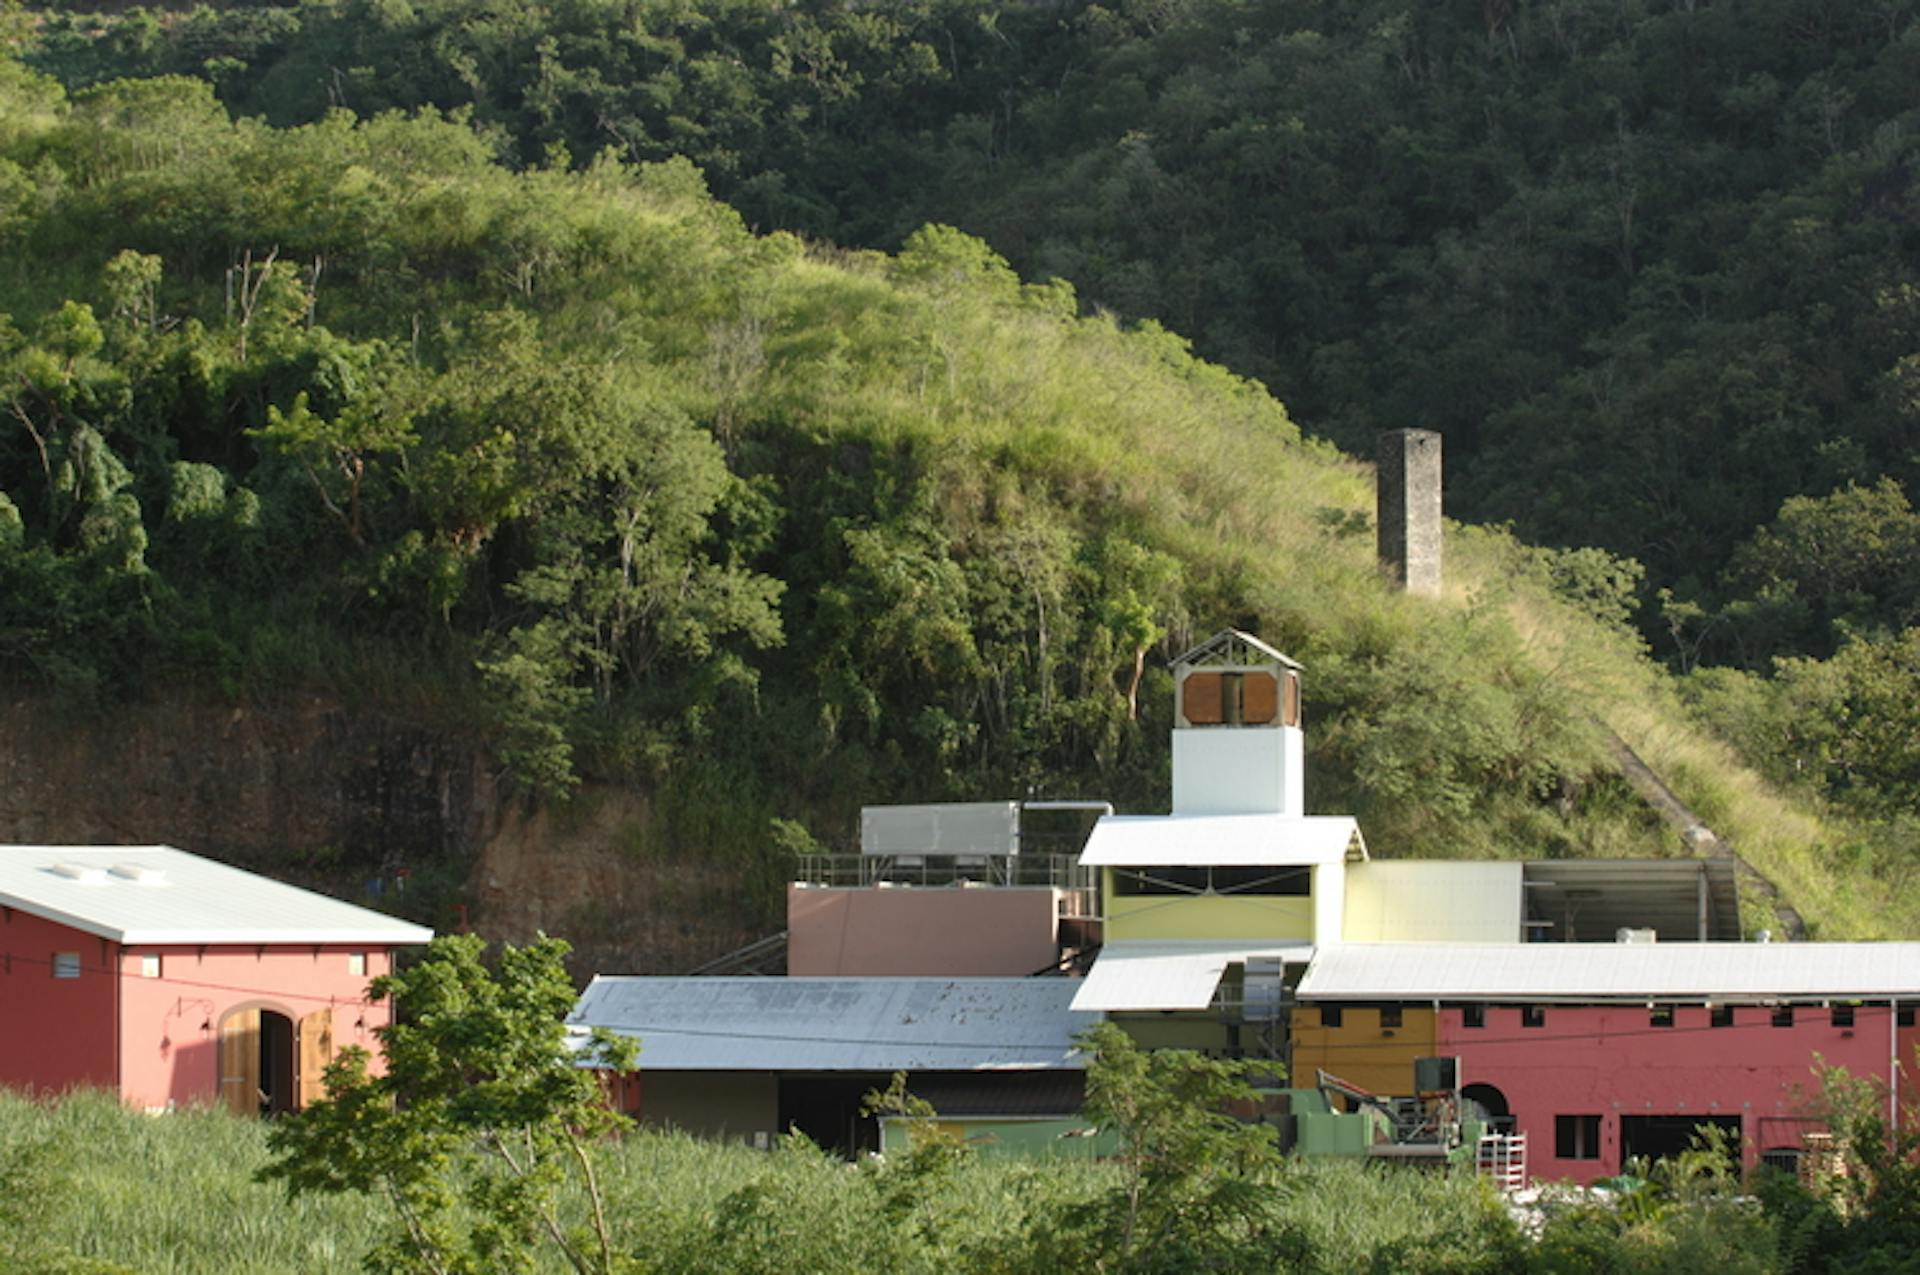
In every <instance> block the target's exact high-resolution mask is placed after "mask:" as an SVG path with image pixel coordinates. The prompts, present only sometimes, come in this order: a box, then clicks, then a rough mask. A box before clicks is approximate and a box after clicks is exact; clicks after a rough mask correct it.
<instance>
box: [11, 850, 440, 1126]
mask: <svg viewBox="0 0 1920 1275" xmlns="http://www.w3.org/2000/svg"><path fill="white" fill-rule="evenodd" d="M432 937H433V933H432V931H431V930H427V929H424V928H422V927H421V926H417V925H412V924H409V923H407V922H404V921H398V920H395V919H394V918H392V917H389V916H383V915H381V914H380V913H377V912H371V911H368V910H367V909H365V908H359V907H354V906H353V905H351V904H347V903H342V902H340V901H338V900H336V899H330V898H326V897H325V896H322V895H318V894H313V893H311V892H309V891H306V890H301V889H297V888H295V887H293V886H289V885H283V884H281V883H279V882H277V881H270V880H268V879H266V878H265V877H260V876H256V875H254V874H253V873H250V872H243V871H241V870H240V869H238V868H232V867H228V866H227V865H225V864H221V863H215V862H214V861H212V860H210V859H202V858H200V857H198V856H196V855H191V854H187V853H185V852H183V851H180V850H175V849H172V848H170V847H167V846H114V847H78V846H4V847H0V1016H4V1021H5V1022H6V1023H7V1024H8V1028H7V1030H5V1031H4V1032H0V1085H7V1086H10V1087H13V1088H17V1089H24V1090H28V1091H30V1092H39V1093H53V1092H61V1091H64V1090H68V1089H75V1088H81V1087H93V1088H104V1089H112V1090H114V1091H115V1092H117V1093H118V1094H119V1095H120V1097H121V1099H122V1100H123V1101H125V1102H127V1103H128V1104H130V1105H132V1106H136V1107H142V1108H146V1109H148V1110H160V1109H165V1108H168V1107H172V1106H177V1105H186V1104H193V1103H199V1104H204V1105H211V1104H214V1103H220V1104H222V1105H224V1106H226V1107H228V1108H230V1109H231V1110H233V1111H235V1112H237V1113H241V1114H255V1113H259V1112H271V1111H285V1110H290V1109H295V1108H298V1107H299V1106H301V1105H302V1104H303V1103H305V1102H306V1101H308V1100H310V1099H311V1098H313V1097H315V1096H317V1095H318V1094H319V1092H320V1088H319V1086H320V1073H321V1070H322V1069H323V1068H324V1067H325V1066H326V1064H327V1063H328V1062H329V1061H330V1060H331V1059H332V1058H333V1056H334V1054H335V1053H336V1052H338V1051H339V1050H340V1049H342V1048H345V1047H346V1046H348V1045H360V1046H362V1047H365V1048H367V1049H369V1050H372V1049H373V1048H374V1047H375V1044H376V1040H375V1037H374V1035H373V1031H374V1029H375V1028H377V1027H380V1026H382V1025H384V1024H385V1023H386V1022H387V1021H388V1018H389V1006H388V1005H387V1004H386V1003H384V1002H379V1001H373V1000H370V999H369V998H368V995H367V984H368V982H369V981H370V980H371V979H373V978H375V977H377V976H379V975H381V974H384V973H386V972H387V971H388V970H389V969H391V968H392V959H393V949H394V948H396V947H400V946H405V945H408V944H414V943H424V942H426V941H427V940H428V939H430V938H432Z"/></svg>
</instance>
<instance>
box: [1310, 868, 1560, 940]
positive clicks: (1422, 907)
mask: <svg viewBox="0 0 1920 1275" xmlns="http://www.w3.org/2000/svg"><path fill="white" fill-rule="evenodd" d="M1520 871H1521V867H1520V864H1518V863H1467V862H1457V863H1456V862H1442V863H1435V862H1431V861H1425V862H1423V861H1418V860H1411V859H1398V860H1395V859H1376V860H1373V861H1372V862H1368V863H1356V864H1353V865H1351V866H1349V867H1348V868H1347V873H1346V888H1347V898H1346V906H1345V909H1344V911H1345V917H1346V933H1345V934H1344V936H1343V937H1344V938H1345V939H1346V941H1347V942H1349V943H1517V942H1519V941H1520V940H1521V939H1522V937H1523V935H1522V932H1521V931H1522V925H1521V922H1522V919H1523V914H1522V908H1523V906H1524V904H1523V901H1522V897H1521V887H1520Z"/></svg>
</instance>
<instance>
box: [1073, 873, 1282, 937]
mask: <svg viewBox="0 0 1920 1275" xmlns="http://www.w3.org/2000/svg"><path fill="white" fill-rule="evenodd" d="M1106 877H1107V880H1106V886H1105V895H1106V911H1107V921H1106V941H1107V942H1109V943H1114V942H1119V941H1121V940H1124V939H1254V940H1257V941H1259V940H1274V941H1281V940H1285V941H1290V942H1293V941H1304V942H1311V941H1312V939H1313V900H1312V899H1311V898H1292V897H1285V896H1276V895H1259V894H1154V895H1144V896H1141V895H1135V896H1132V897H1127V898H1121V897H1116V896H1115V894H1114V891H1113V873H1112V870H1111V869H1109V870H1108V872H1107V874H1106Z"/></svg>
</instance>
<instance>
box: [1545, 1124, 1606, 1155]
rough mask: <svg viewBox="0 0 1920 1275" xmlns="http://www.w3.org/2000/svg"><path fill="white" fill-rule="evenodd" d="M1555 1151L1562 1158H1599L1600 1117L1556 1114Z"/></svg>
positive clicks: (1554, 1125) (1554, 1128)
mask: <svg viewBox="0 0 1920 1275" xmlns="http://www.w3.org/2000/svg"><path fill="white" fill-rule="evenodd" d="M1553 1153H1554V1155H1556V1156H1558V1157H1560V1159H1562V1160H1598V1159H1599V1158H1600V1117H1599V1116H1555V1117H1554V1118H1553Z"/></svg>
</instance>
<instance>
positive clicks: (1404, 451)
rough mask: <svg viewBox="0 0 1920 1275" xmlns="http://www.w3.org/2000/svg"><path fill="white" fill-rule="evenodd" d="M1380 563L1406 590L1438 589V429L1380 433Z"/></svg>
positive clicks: (1426, 593) (1427, 592)
mask: <svg viewBox="0 0 1920 1275" xmlns="http://www.w3.org/2000/svg"><path fill="white" fill-rule="evenodd" d="M1379 461H1380V477H1379V489H1378V494H1379V516H1378V519H1377V525H1378V526H1379V529H1380V564H1381V566H1382V568H1383V569H1385V571H1386V573H1387V578H1388V579H1390V580H1391V581H1392V582H1393V583H1394V584H1395V585H1397V586H1399V588H1401V589H1402V590H1404V591H1405V592H1407V593H1412V594H1417V595H1419V596H1421V597H1428V598H1431V597H1437V596H1438V595H1439V593H1440V435H1439V434H1437V433H1435V432H1434V431H1433V430H1430V429H1395V430H1389V431H1387V432H1386V433H1384V434H1382V435H1380V455H1379Z"/></svg>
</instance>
